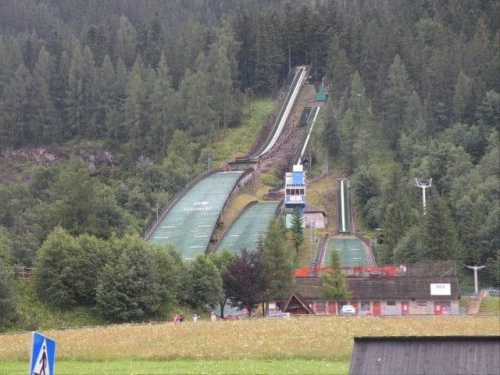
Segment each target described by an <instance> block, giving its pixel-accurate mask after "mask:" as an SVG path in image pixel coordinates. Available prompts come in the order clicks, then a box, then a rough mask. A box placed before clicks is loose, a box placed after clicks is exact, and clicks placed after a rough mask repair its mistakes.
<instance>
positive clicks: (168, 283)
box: [0, 219, 296, 329]
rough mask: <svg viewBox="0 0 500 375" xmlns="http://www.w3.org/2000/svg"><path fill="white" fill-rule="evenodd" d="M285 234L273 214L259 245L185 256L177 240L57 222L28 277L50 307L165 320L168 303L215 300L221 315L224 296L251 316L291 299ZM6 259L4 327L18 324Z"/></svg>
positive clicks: (212, 304)
mask: <svg viewBox="0 0 500 375" xmlns="http://www.w3.org/2000/svg"><path fill="white" fill-rule="evenodd" d="M286 238H287V231H286V228H285V226H284V223H283V221H282V220H279V219H277V220H274V221H272V222H271V223H270V226H269V232H268V235H267V236H266V237H265V238H264V237H263V238H261V240H260V243H259V250H258V251H255V252H248V251H247V250H246V249H242V250H241V253H240V254H236V255H235V254H232V253H230V252H228V251H227V250H223V251H221V252H219V253H217V254H212V255H209V256H205V255H199V256H198V257H196V258H195V259H194V260H192V261H190V262H187V263H186V262H183V261H182V257H181V256H180V254H179V253H178V251H177V250H176V249H175V247H174V246H157V245H153V244H150V243H148V242H146V241H144V240H143V239H141V238H140V237H138V236H137V235H126V236H123V237H118V236H116V235H113V236H111V237H110V238H109V239H107V240H104V239H101V238H99V237H96V236H93V235H89V234H87V233H83V234H80V235H78V236H77V235H71V234H70V233H69V232H68V231H66V230H65V229H63V228H61V227H58V228H56V229H54V230H53V231H52V232H51V233H50V234H49V235H48V236H47V239H46V240H45V241H44V243H43V244H42V246H41V247H40V249H39V251H38V252H37V255H36V259H35V262H34V265H35V267H36V271H35V278H34V280H33V281H34V283H35V290H36V294H37V295H38V297H39V299H40V300H41V301H42V302H43V303H45V304H46V305H47V306H50V307H51V308H56V309H62V310H70V309H72V308H75V307H79V306H80V307H87V308H91V309H94V310H95V311H97V312H98V314H100V315H101V316H102V317H103V318H104V319H105V320H106V321H107V322H139V321H148V320H151V319H153V320H154V319H156V320H165V314H166V312H167V311H169V310H170V309H171V308H172V307H173V306H184V308H186V309H190V310H193V311H206V310H207V309H215V308H216V307H220V308H221V313H222V318H224V307H225V306H226V305H227V304H228V303H230V304H231V305H232V306H236V307H239V308H241V309H246V310H247V311H248V315H249V316H250V315H251V314H252V312H254V311H255V309H256V308H257V307H258V306H259V305H260V304H261V303H263V302H266V301H270V300H277V301H278V303H279V304H281V305H283V303H284V302H286V300H287V299H288V298H289V295H290V293H291V291H292V287H293V269H294V262H295V258H296V256H295V253H294V252H293V251H291V250H290V249H291V248H290V247H287V246H286V241H287V239H286ZM0 255H2V254H1V253H0ZM6 264H8V263H7V262H6V259H5V256H1V257H0V284H1V285H2V287H3V288H2V291H1V292H0V305H1V306H2V319H1V320H0V328H1V329H4V328H7V327H11V326H16V325H17V326H18V327H19V326H21V325H22V322H19V316H18V314H17V305H16V299H15V298H14V292H13V290H14V284H13V275H12V273H11V272H10V271H9V268H8V267H6ZM167 318H168V317H167Z"/></svg>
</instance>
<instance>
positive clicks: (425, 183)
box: [413, 178, 432, 215]
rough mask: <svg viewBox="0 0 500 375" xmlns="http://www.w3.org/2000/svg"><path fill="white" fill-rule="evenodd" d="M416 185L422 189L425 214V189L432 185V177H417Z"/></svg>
mask: <svg viewBox="0 0 500 375" xmlns="http://www.w3.org/2000/svg"><path fill="white" fill-rule="evenodd" d="M413 184H414V185H415V186H416V187H419V188H421V189H422V206H423V208H424V215H425V213H426V212H425V189H427V188H428V187H431V186H432V178H429V179H424V178H415V181H414V183H413Z"/></svg>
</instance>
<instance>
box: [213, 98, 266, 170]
mask: <svg viewBox="0 0 500 375" xmlns="http://www.w3.org/2000/svg"><path fill="white" fill-rule="evenodd" d="M274 105H275V104H274V100H273V99H272V98H270V97H266V98H258V99H253V100H252V102H251V106H250V114H249V115H248V109H245V115H246V117H245V119H244V120H243V123H242V125H241V126H239V127H237V128H227V129H226V130H225V131H224V133H223V136H222V138H221V139H220V140H218V141H216V142H214V143H213V145H212V147H213V150H214V155H213V162H214V164H213V166H214V167H217V166H219V165H221V164H223V163H224V162H227V161H229V160H233V159H234V157H235V156H242V155H245V154H247V153H248V152H249V151H250V149H251V148H252V145H253V143H254V141H255V139H256V138H257V136H258V135H259V132H260V130H261V129H262V126H263V125H264V123H265V122H266V120H267V118H268V116H269V115H270V114H271V113H272V112H273V110H274Z"/></svg>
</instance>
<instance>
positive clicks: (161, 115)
mask: <svg viewBox="0 0 500 375" xmlns="http://www.w3.org/2000/svg"><path fill="white" fill-rule="evenodd" d="M179 110H180V109H179V103H178V97H177V95H176V92H175V91H174V89H173V88H172V79H171V77H170V73H169V69H168V66H167V61H166V58H165V55H164V54H162V55H161V58H160V62H159V63H158V73H157V78H156V81H155V83H154V88H153V93H152V96H151V129H150V131H149V134H148V145H149V148H150V150H151V152H153V153H154V154H156V155H159V156H163V155H165V152H166V149H167V146H168V144H169V142H170V138H171V137H172V134H173V130H174V129H175V128H176V126H177V123H178V121H179V120H178V118H179V116H178V113H179Z"/></svg>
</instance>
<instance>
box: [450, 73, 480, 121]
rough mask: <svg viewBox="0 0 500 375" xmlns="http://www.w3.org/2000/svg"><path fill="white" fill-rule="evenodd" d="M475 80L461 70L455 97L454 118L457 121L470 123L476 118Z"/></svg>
mask: <svg viewBox="0 0 500 375" xmlns="http://www.w3.org/2000/svg"><path fill="white" fill-rule="evenodd" d="M474 111H475V101H474V81H473V80H472V78H470V77H467V76H466V75H465V74H464V72H463V71H460V74H459V75H458V79H457V85H456V86H455V96H454V97H453V118H454V120H455V121H456V122H463V123H467V124H470V123H471V122H472V120H473V119H474Z"/></svg>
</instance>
